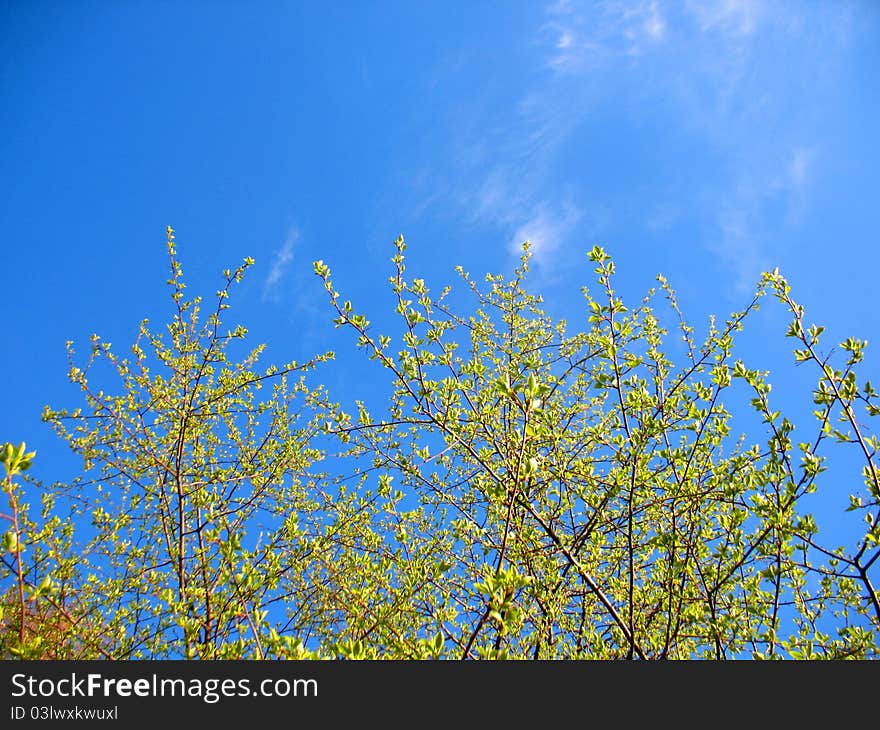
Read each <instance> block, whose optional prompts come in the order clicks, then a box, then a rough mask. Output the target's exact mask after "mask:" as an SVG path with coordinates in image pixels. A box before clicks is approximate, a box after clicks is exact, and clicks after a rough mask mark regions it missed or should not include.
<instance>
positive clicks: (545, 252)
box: [509, 203, 582, 268]
mask: <svg viewBox="0 0 880 730" xmlns="http://www.w3.org/2000/svg"><path fill="white" fill-rule="evenodd" d="M581 217H582V214H581V211H580V210H578V208H576V207H575V206H574V205H572V204H571V203H568V204H567V205H563V206H561V207H554V208H549V207H548V206H547V204H546V203H544V204H539V205H538V206H537V207H536V209H535V212H534V214H533V215H532V217H531V218H529V219H528V220H527V221H525V222H524V223H522V224H521V225H520V226H519V228H517V230H516V232H515V233H514V234H513V237H512V238H511V240H510V244H509V248H510V252H511V253H513V254H519V253H520V251H522V245H523V243H524V242H526V241H528V242H529V243H530V244H531V249H530V250H531V253H532V258H533V260H534V261H535V263H537V264H538V265H540V266H543V267H545V268H550V267H552V266H553V264H554V259H555V254H556V253H557V251H558V249H559V247H560V246H561V245H562V244H563V243H564V242H565V241H566V240H567V239H568V236H569V235H570V233H571V232H572V230H573V229H574V227H575V225H576V224H577V222H578V221H579V219H580V218H581Z"/></svg>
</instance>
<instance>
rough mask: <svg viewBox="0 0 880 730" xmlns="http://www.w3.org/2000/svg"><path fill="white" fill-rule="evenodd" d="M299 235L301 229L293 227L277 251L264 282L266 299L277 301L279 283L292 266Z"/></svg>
mask: <svg viewBox="0 0 880 730" xmlns="http://www.w3.org/2000/svg"><path fill="white" fill-rule="evenodd" d="M299 237H300V234H299V231H298V230H297V229H295V228H291V229H290V231H289V232H288V234H287V238H286V239H284V243H283V244H282V245H281V248H279V249H278V250H277V251H276V252H275V258H274V259H273V260H272V266H271V268H270V269H269V273H268V274H267V275H266V280H265V282H264V283H263V300H264V301H265V300H273V301H277V299H278V287H279V284H280V283H281V280H282V278H283V277H284V274H285V272H286V271H287V269H288V267H289V266H290V263H291V262H292V261H293V250H294V247H295V246H296V243H297V241H298V240H299Z"/></svg>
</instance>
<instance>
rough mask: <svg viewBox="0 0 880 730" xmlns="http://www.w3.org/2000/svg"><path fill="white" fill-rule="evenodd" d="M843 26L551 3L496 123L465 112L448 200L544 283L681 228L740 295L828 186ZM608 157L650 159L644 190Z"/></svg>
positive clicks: (746, 8)
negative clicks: (827, 110) (625, 234)
mask: <svg viewBox="0 0 880 730" xmlns="http://www.w3.org/2000/svg"><path fill="white" fill-rule="evenodd" d="M853 12H854V11H852V10H851V9H848V8H847V7H846V6H842V5H836V4H831V5H829V6H813V5H809V6H804V5H803V4H800V3H790V2H786V1H785V0H779V1H777V0H685V1H684V2H665V1H664V0H626V1H624V0H554V1H553V2H551V3H550V4H548V5H547V6H546V7H545V8H543V12H542V15H541V16H540V17H539V18H538V19H536V21H535V22H534V24H533V27H534V34H533V37H532V38H531V39H530V42H529V43H526V44H525V48H526V49H527V50H526V51H523V52H524V53H528V54H529V59H530V60H529V63H530V68H529V71H528V73H523V74H521V76H520V77H519V78H520V79H521V83H520V85H519V87H518V88H515V91H514V92H513V93H511V94H510V95H509V96H506V97H505V98H504V100H503V101H504V104H503V106H501V105H499V104H496V103H484V102H483V101H482V97H479V98H475V99H474V100H473V101H472V102H471V103H470V104H469V105H464V107H465V108H461V109H459V110H458V112H457V116H456V117H455V120H456V125H455V127H454V128H453V129H454V131H453V133H452V138H453V139H454V143H453V149H452V150H451V154H450V156H449V160H450V163H451V167H452V168H453V169H454V173H453V175H454V177H453V175H450V178H449V180H448V181H447V182H452V181H453V180H454V184H448V185H446V186H445V188H446V189H447V190H452V191H454V192H452V193H451V195H452V196H453V197H454V198H455V199H456V201H457V203H458V204H459V206H460V208H461V209H462V210H464V211H465V212H466V214H467V215H468V216H470V218H471V220H472V221H473V222H475V223H476V222H479V223H482V224H486V223H488V224H490V225H493V226H495V227H496V228H498V229H499V230H501V231H502V232H503V235H504V236H505V238H506V240H507V241H508V242H509V245H508V247H509V250H510V251H511V253H514V254H515V253H518V252H519V249H520V245H521V243H522V241H523V240H525V239H531V241H532V244H533V251H534V260H535V262H536V263H537V264H538V265H539V266H540V267H541V268H542V269H543V270H544V271H546V272H548V273H549V272H550V271H551V270H552V269H553V268H554V267H563V268H564V266H566V265H568V263H569V262H571V261H572V260H573V259H574V256H575V255H577V256H579V255H580V254H581V253H582V250H583V247H584V246H587V245H590V244H591V243H593V242H597V241H604V242H606V243H607V244H608V245H611V241H612V239H613V236H614V234H613V229H614V227H615V225H619V226H620V227H621V228H630V229H631V227H632V225H633V222H634V220H633V216H634V214H635V215H641V225H643V227H644V231H645V232H646V234H651V235H657V236H659V235H662V234H663V233H664V232H668V231H669V230H670V229H671V228H672V227H673V226H675V225H677V224H678V223H681V222H686V223H687V224H688V225H689V227H690V229H691V230H699V231H701V232H702V233H701V235H702V236H703V237H704V240H703V241H702V243H701V245H702V246H703V247H704V248H705V249H707V250H709V251H711V252H712V253H713V254H714V255H716V256H717V257H718V259H719V260H720V261H722V262H723V263H724V264H725V266H726V267H727V268H728V270H729V272H730V274H731V279H732V280H735V281H737V282H740V283H741V285H742V286H743V287H746V286H751V285H752V284H753V281H754V277H755V276H756V275H757V274H758V273H759V270H760V269H761V268H762V267H767V266H769V267H770V268H772V266H774V265H776V261H774V259H775V258H776V257H777V253H778V251H777V250H774V246H778V245H779V244H778V243H777V241H779V240H783V239H785V238H786V237H783V236H778V235H776V234H777V233H778V232H779V231H780V226H795V225H798V221H799V220H801V219H802V217H803V216H802V213H803V212H804V211H805V210H806V209H807V206H808V205H809V198H810V191H811V189H812V188H813V181H814V180H815V179H817V178H818V177H819V176H820V175H821V170H820V169H819V167H820V164H821V162H822V160H823V159H824V151H823V142H824V139H825V138H824V137H823V134H824V132H823V126H822V124H821V120H822V118H823V113H824V109H823V103H824V102H823V100H824V99H826V98H827V97H828V93H829V90H831V89H833V88H834V87H835V84H836V80H837V79H836V76H835V73H836V72H835V70H834V69H835V64H836V63H838V62H839V59H840V58H841V57H842V54H843V51H844V50H845V49H846V47H847V34H848V28H849V26H850V25H851V23H852V16H853ZM792 58H797V59H798V63H797V64H792V63H791V59H792ZM494 101H495V100H494V99H493V102H494ZM499 108H503V109H504V113H503V114H499V113H498V110H499ZM793 108H796V109H797V113H796V114H793V113H792V109H793ZM596 120H598V121H596ZM591 135H592V138H591ZM596 135H600V137H599V138H597V137H596ZM601 135H606V139H602V138H601ZM665 139H669V140H671V141H672V144H670V145H669V148H668V149H667V148H666V147H665V146H664V145H665V143H664V140H665ZM615 146H619V147H620V149H621V155H620V156H621V158H627V157H628V158H629V160H628V162H629V164H632V157H633V155H632V152H631V151H630V150H629V149H627V147H628V146H637V147H641V148H644V149H645V150H646V151H647V153H648V156H649V158H650V159H649V160H648V161H646V163H645V164H646V167H645V168H644V170H645V171H646V172H648V173H649V174H648V175H645V176H642V175H641V174H640V172H641V168H638V167H636V168H634V169H633V172H632V173H631V177H627V175H628V174H630V173H628V172H627V171H626V170H623V169H620V170H618V169H616V168H615V167H614V165H615V163H616V160H615V153H614V147H615ZM672 149H674V150H676V152H677V155H678V156H677V157H676V156H674V154H675V153H673V152H672V151H671V150H672ZM593 155H595V159H596V160H597V162H596V163H595V166H593V167H591V162H592V159H593ZM606 171H607V172H608V173H609V177H610V178H612V179H613V180H614V183H613V184H614V185H616V187H612V186H610V185H606V184H605V180H604V179H603V176H604V173H605V172H606ZM461 181H464V183H462V182H461ZM434 187H444V186H442V185H436V186H434ZM636 225H639V223H638V222H636Z"/></svg>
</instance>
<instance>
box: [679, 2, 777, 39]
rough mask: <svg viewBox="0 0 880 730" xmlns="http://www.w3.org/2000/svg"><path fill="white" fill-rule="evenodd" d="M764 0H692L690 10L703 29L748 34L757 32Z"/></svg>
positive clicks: (741, 34)
mask: <svg viewBox="0 0 880 730" xmlns="http://www.w3.org/2000/svg"><path fill="white" fill-rule="evenodd" d="M764 10H765V5H764V3H763V2H762V0H696V2H695V1H694V0H691V2H689V3H688V11H689V12H690V13H691V14H692V15H694V16H695V17H696V18H697V21H698V22H699V25H700V30H702V31H704V32H705V31H709V30H714V31H720V32H722V33H730V34H734V35H740V36H747V35H751V34H752V33H754V32H755V30H756V29H757V27H758V25H759V24H760V23H761V20H762V16H763V15H764Z"/></svg>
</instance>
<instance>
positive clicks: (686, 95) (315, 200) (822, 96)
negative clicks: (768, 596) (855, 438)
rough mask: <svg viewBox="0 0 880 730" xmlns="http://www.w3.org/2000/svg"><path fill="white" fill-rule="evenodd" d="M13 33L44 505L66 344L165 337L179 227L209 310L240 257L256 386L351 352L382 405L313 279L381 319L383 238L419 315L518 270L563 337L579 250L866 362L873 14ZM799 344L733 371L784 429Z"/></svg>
mask: <svg viewBox="0 0 880 730" xmlns="http://www.w3.org/2000/svg"><path fill="white" fill-rule="evenodd" d="M0 26H2V27H3V28H4V32H3V38H4V39H3V42H2V43H3V53H2V54H0V101H2V103H0V128H2V131H3V134H2V135H0V172H2V176H0V179H2V183H0V184H2V191H0V200H2V204H0V224H2V231H3V235H4V238H5V244H4V247H3V296H2V299H0V301H2V315H3V316H2V321H3V322H4V328H5V332H6V336H5V337H4V348H3V352H4V357H3V358H2V359H0V368H2V376H3V380H2V382H3V383H4V386H5V392H4V397H3V406H2V409H0V439H2V440H12V441H15V442H18V441H21V440H26V441H27V442H28V444H29V446H30V447H32V448H36V449H37V450H38V451H39V452H40V454H41V458H39V459H38V462H37V466H38V469H37V470H38V471H39V476H41V477H43V478H44V479H47V480H51V479H53V478H60V477H61V476H63V474H64V468H65V467H62V464H63V463H64V453H65V452H64V447H63V445H61V444H60V443H59V442H58V441H57V440H56V438H55V437H54V435H53V434H52V433H51V432H50V430H49V429H48V427H46V426H44V425H43V424H42V423H41V422H40V412H41V410H42V407H43V405H44V404H46V403H50V404H52V405H53V406H56V407H61V406H69V407H73V406H75V405H78V401H77V393H76V392H75V390H74V388H73V386H72V385H71V384H70V383H69V382H68V381H67V378H66V374H65V373H66V361H65V351H64V343H65V341H66V340H68V339H70V340H74V341H75V342H76V343H80V351H82V352H84V351H85V350H86V342H87V338H88V335H89V334H91V333H92V332H97V333H99V334H101V335H102V337H104V338H105V339H106V340H110V341H111V342H113V343H114V344H117V343H118V345H119V346H120V349H123V347H127V345H128V344H129V343H130V342H131V341H132V340H133V338H134V335H135V332H136V328H137V324H138V322H139V320H140V319H141V318H142V317H144V316H149V317H151V318H152V319H153V320H154V321H155V322H161V321H162V320H163V318H164V317H166V316H167V315H168V314H169V309H168V306H167V304H168V302H169V300H167V298H166V294H165V286H164V281H165V279H166V278H167V259H166V255H165V249H164V228H165V226H166V225H172V226H174V227H175V229H176V231H177V238H178V243H179V251H180V255H181V259H182V261H183V265H184V271H185V273H186V276H187V280H188V281H189V285H190V290H191V291H193V292H194V293H196V292H200V293H204V294H206V295H210V294H212V293H213V292H214V291H215V290H216V288H217V287H218V283H219V281H220V272H221V271H222V270H223V269H224V268H226V267H230V266H234V265H235V264H236V263H237V262H239V261H240V260H241V259H242V258H244V257H245V256H252V257H254V258H255V259H256V261H257V264H256V267H255V268H254V270H253V271H252V275H251V277H250V278H249V279H248V280H247V281H246V282H245V284H244V285H243V286H242V287H241V288H240V289H239V290H238V291H237V292H236V294H235V297H234V299H233V305H234V309H233V316H234V318H235V319H236V321H241V322H243V323H244V324H246V325H247V326H248V327H249V329H250V331H251V334H252V341H253V342H263V341H265V342H267V343H268V345H269V347H268V352H267V358H268V360H269V361H275V362H282V361H285V360H288V359H291V358H298V359H304V358H305V357H307V356H308V355H310V354H313V353H315V352H318V351H323V350H326V349H336V350H337V351H338V352H339V360H338V362H337V364H336V365H335V366H334V367H333V368H331V369H328V371H327V372H326V375H325V377H324V380H325V381H326V382H328V384H329V385H331V386H332V387H334V388H335V389H336V390H335V393H336V395H337V397H339V398H342V399H344V400H345V399H351V398H353V397H356V396H358V395H362V391H363V388H364V383H365V382H366V381H367V380H368V379H369V378H370V377H372V376H371V375H370V374H369V373H367V371H366V370H365V369H364V368H365V365H366V363H365V362H364V360H363V359H362V358H360V357H358V355H357V353H354V352H353V350H352V348H351V347H349V346H348V345H347V339H345V338H343V337H342V336H341V335H340V333H338V332H336V331H335V330H334V329H333V327H332V324H331V313H330V312H329V310H328V309H327V307H326V306H325V304H326V303H325V300H324V298H323V297H322V294H323V292H322V289H321V287H320V283H319V282H318V281H317V280H316V278H315V277H314V275H313V274H312V266H311V262H312V261H313V260H314V259H323V260H324V261H326V262H327V263H328V264H330V266H331V267H332V269H333V272H334V279H335V281H336V283H337V285H338V286H339V288H340V289H341V290H342V291H343V292H344V293H345V294H346V296H349V297H350V298H351V299H352V300H354V302H355V303H356V305H359V306H361V307H362V308H364V309H366V310H367V314H368V315H373V316H379V315H381V310H383V308H384V312H385V313H386V314H390V311H391V298H390V295H389V294H388V292H387V287H386V281H387V277H388V275H389V273H390V269H389V264H388V258H389V257H390V256H391V254H392V245H391V244H392V241H393V240H394V238H395V237H396V236H397V235H398V234H399V233H403V234H405V235H406V237H407V241H408V244H409V253H410V267H411V270H412V271H413V272H414V274H415V275H418V276H421V277H424V278H425V279H427V281H428V283H429V285H432V286H433V288H434V289H435V290H439V289H440V288H442V286H443V285H445V284H447V283H451V282H453V281H454V278H455V276H454V273H453V272H454V267H455V266H456V265H458V264H461V265H462V266H464V268H465V269H467V270H469V271H471V272H472V273H473V274H475V275H481V274H483V273H485V272H486V271H496V272H504V271H510V270H511V269H512V267H513V265H514V264H515V261H516V258H517V252H518V248H519V244H520V243H521V242H522V241H523V240H524V239H527V238H528V239H530V240H531V241H532V243H533V246H534V252H535V256H534V262H535V266H534V277H533V282H534V286H535V288H536V289H538V290H540V291H541V292H542V293H543V294H544V296H545V298H546V300H547V305H548V308H549V309H550V311H552V312H553V313H554V314H556V315H558V316H565V317H567V318H569V319H570V320H572V321H573V322H575V321H577V318H578V317H580V316H582V314H583V313H582V311H581V309H579V301H580V299H579V298H580V293H579V288H580V287H581V286H582V285H584V284H588V283H590V281H591V276H592V274H591V267H590V265H589V263H588V262H587V260H586V257H585V252H586V251H587V250H589V248H590V247H592V246H593V245H596V244H599V245H602V246H604V247H605V248H606V249H607V250H608V251H609V252H610V253H611V254H612V255H613V256H614V258H615V260H616V262H617V265H618V271H619V281H618V284H619V288H620V290H621V291H622V292H623V294H624V296H625V297H629V298H630V299H631V300H632V299H634V298H637V297H640V296H641V295H642V294H643V293H644V292H645V291H646V290H647V288H648V287H649V286H651V285H652V284H653V282H654V277H655V276H656V274H657V273H658V272H663V273H664V274H665V275H666V276H667V278H668V279H669V281H670V283H671V284H672V285H673V286H674V287H675V288H676V289H677V290H678V292H679V295H680V298H681V303H682V307H683V309H684V311H685V313H686V314H687V315H688V316H689V317H690V318H691V319H692V320H693V323H694V324H695V325H697V327H698V330H704V329H705V324H706V318H707V316H708V314H709V313H711V312H715V313H717V314H719V315H721V316H723V315H726V314H727V313H729V312H730V311H731V310H733V309H737V308H740V307H741V306H743V305H744V304H745V303H746V302H747V301H748V298H749V294H750V291H751V290H752V289H753V287H754V284H755V282H756V281H757V279H758V277H759V274H760V272H761V271H762V270H765V269H772V268H774V267H777V266H778V267H779V269H780V270H781V272H782V273H783V274H785V275H786V276H787V277H788V278H789V280H790V281H791V283H792V286H793V290H794V294H795V296H796V297H797V298H799V299H800V300H801V301H802V302H803V303H804V304H805V305H806V306H807V312H808V316H809V317H810V318H811V319H813V320H815V321H817V322H819V323H821V324H824V325H826V326H827V327H828V332H829V336H830V337H831V338H833V339H834V340H836V341H839V340H841V339H844V338H845V337H848V336H850V335H854V336H858V337H861V338H863V339H868V340H869V341H872V344H873V341H874V340H876V339H877V334H878V332H877V323H876V315H875V311H876V305H875V301H876V285H875V277H876V274H877V267H878V263H880V254H878V253H877V234H876V230H877V211H878V210H880V205H878V190H880V172H878V171H880V145H878V142H877V130H878V129H880V93H878V89H880V79H878V75H880V73H878V72H880V5H878V4H876V3H873V2H864V3H859V2H843V1H841V2H827V3H818V2H759V1H757V0H740V1H735V0H718V1H714V0H708V1H706V2H694V3H690V2H675V3H671V2H670V3H667V2H660V1H659V0H658V1H656V2H655V1H653V0H651V1H645V2H643V1H636V0H634V1H633V2H613V1H609V2H575V1H574V0H571V1H566V0H554V1H553V2H549V3H540V2H457V3H456V2H424V3H411V2H410V3H404V2H375V3H365V2H341V1H340V2H333V3H328V4H319V3H304V2H303V3H293V2H288V3H273V2H268V1H265V2H259V3H244V2H157V1H155V0H151V1H144V2H132V1H123V2H113V3H110V2H87V1H79V2H66V3H65V2H37V1H34V0H27V1H15V0H11V1H7V2H5V3H3V4H2V6H0ZM784 331H785V318H784V317H783V315H782V314H781V312H780V311H779V310H778V309H777V310H775V311H774V310H773V309H772V308H770V311H766V312H764V311H762V313H761V315H760V316H759V317H758V318H756V320H755V322H754V324H753V327H752V329H751V330H750V332H749V333H747V334H746V336H745V337H744V339H743V347H744V356H745V357H747V358H748V359H749V361H750V364H751V365H752V366H753V367H769V368H772V369H773V371H774V373H777V375H776V376H775V377H774V375H773V374H771V382H773V383H774V386H776V385H777V384H778V383H779V382H780V379H781V391H782V393H783V395H782V396H780V397H782V398H785V397H787V396H786V395H785V387H786V383H787V382H791V383H800V382H801V381H803V382H804V383H806V382H809V381H811V380H813V377H812V375H810V377H809V378H807V379H806V380H804V379H803V376H802V374H801V373H800V371H795V370H793V369H792V368H791V367H790V365H788V363H789V362H790V357H789V355H788V353H789V346H790V343H789V342H786V341H785V340H784V338H783V334H784ZM878 363H880V360H878V356H877V353H876V352H875V351H872V350H871V349H869V355H868V359H867V371H868V372H869V373H870V372H876V371H877V367H878ZM786 368H787V369H786ZM800 393H801V396H803V395H804V391H803V390H802V389H801V391H800Z"/></svg>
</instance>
